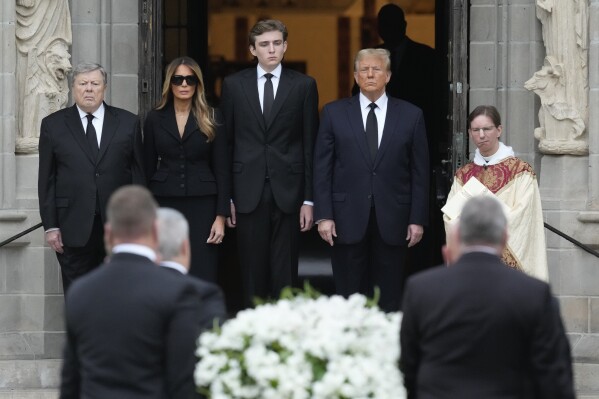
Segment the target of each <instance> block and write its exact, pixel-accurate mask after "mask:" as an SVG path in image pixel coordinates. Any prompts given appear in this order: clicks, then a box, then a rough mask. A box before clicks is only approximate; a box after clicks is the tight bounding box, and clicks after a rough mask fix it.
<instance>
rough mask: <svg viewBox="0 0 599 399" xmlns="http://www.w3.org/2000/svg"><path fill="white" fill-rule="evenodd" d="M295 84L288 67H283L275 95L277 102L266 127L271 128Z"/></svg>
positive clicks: (273, 106)
mask: <svg viewBox="0 0 599 399" xmlns="http://www.w3.org/2000/svg"><path fill="white" fill-rule="evenodd" d="M292 86H293V76H292V75H291V74H290V73H288V71H287V69H285V68H282V69H281V78H280V79H279V86H278V87H277V94H276V95H275V102H274V103H273V104H272V110H271V111H270V115H269V116H268V120H267V121H266V129H268V128H270V126H271V125H272V123H273V121H274V120H275V118H276V116H277V114H278V113H279V111H280V110H281V107H282V106H283V103H285V100H286V99H287V96H288V95H289V92H290V91H291V87H292Z"/></svg>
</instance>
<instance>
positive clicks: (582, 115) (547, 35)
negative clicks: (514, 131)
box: [524, 0, 589, 155]
mask: <svg viewBox="0 0 599 399" xmlns="http://www.w3.org/2000/svg"><path fill="white" fill-rule="evenodd" d="M537 17H538V18H539V19H540V20H541V23H542V25H543V42H544V44H545V50H546V55H547V56H546V57H545V62H544V64H543V67H542V68H541V69H540V70H539V71H537V72H535V73H534V75H533V77H532V78H530V79H529V80H528V81H527V82H526V83H525V84H524V87H525V88H526V89H528V90H531V91H534V92H535V93H536V94H537V95H538V96H539V97H540V99H541V109H540V110H539V124H540V127H538V128H536V129H535V133H534V134H535V138H536V139H538V140H539V151H541V152H542V153H545V154H563V155H565V154H570V155H586V154H588V152H589V146H588V142H587V137H586V136H587V135H586V128H587V125H588V114H589V106H588V90H589V87H588V67H587V63H588V4H587V0H569V1H563V0H537Z"/></svg>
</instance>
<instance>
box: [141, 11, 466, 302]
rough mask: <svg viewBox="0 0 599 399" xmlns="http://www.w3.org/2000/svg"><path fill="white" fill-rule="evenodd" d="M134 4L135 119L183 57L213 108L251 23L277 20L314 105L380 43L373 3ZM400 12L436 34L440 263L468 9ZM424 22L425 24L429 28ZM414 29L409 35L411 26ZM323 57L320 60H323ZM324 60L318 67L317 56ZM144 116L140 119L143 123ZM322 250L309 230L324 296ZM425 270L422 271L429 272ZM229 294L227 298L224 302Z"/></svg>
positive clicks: (458, 135)
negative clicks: (313, 93) (314, 87)
mask: <svg viewBox="0 0 599 399" xmlns="http://www.w3.org/2000/svg"><path fill="white" fill-rule="evenodd" d="M139 1H140V93H139V96H140V102H139V103H140V115H141V117H142V118H144V117H145V114H146V112H147V111H148V110H150V109H151V108H152V107H153V106H154V105H155V104H156V103H157V101H158V100H159V98H160V92H161V89H162V73H163V69H164V66H165V65H166V64H167V63H168V62H170V61H171V60H172V59H173V58H175V57H177V56H180V55H188V56H191V57H192V58H194V59H195V60H196V61H198V63H199V64H200V66H201V67H202V71H203V73H204V80H205V84H206V91H207V96H208V98H209V101H210V102H211V103H212V105H214V106H217V105H218V102H219V94H220V84H221V82H222V79H223V78H224V77H225V76H227V75H228V74H230V73H233V72H236V71H237V70H240V69H242V68H246V67H248V66H250V65H253V61H252V59H251V58H250V54H249V51H248V43H247V32H248V31H249V29H250V27H251V25H252V24H253V23H254V22H255V20H258V19H262V18H268V17H272V18H279V19H281V20H283V21H284V22H285V23H286V25H287V26H288V29H289V40H288V42H289V49H288V52H287V54H286V59H285V61H284V63H285V65H286V67H292V68H294V69H298V70H300V71H302V72H306V73H308V74H309V75H311V76H313V77H315V79H316V80H317V82H318V85H319V94H320V97H321V98H320V105H321V107H322V106H323V105H324V104H325V103H327V102H329V101H333V100H335V99H337V98H341V97H345V96H348V95H350V91H351V86H352V84H353V73H352V72H353V66H352V58H353V54H354V53H355V52H356V51H357V49H359V48H362V47H366V46H374V45H376V44H378V43H379V41H380V39H379V37H378V34H377V29H376V15H377V13H378V9H379V8H380V7H377V5H378V6H381V5H382V4H381V2H377V1H375V0H362V1H355V0H331V1H320V0H319V1H316V0H303V1H302V0H206V1H194V0H139ZM394 3H396V4H398V5H400V6H402V7H403V8H404V11H405V13H406V19H407V21H408V36H411V35H415V37H416V39H415V40H416V41H418V40H422V39H420V37H419V36H418V35H417V34H416V33H414V32H415V31H411V30H410V28H411V26H412V27H416V28H417V24H418V23H419V22H418V21H419V20H420V21H422V20H427V21H429V22H428V24H429V25H427V27H426V28H424V32H425V33H424V34H425V35H426V33H427V31H428V33H429V34H430V30H431V29H433V30H434V34H433V35H432V42H430V43H429V45H430V46H431V47H434V48H435V51H436V53H437V58H436V61H435V62H436V64H437V65H436V67H437V68H436V70H437V72H436V73H435V74H436V76H435V90H434V94H433V96H434V97H435V98H436V100H437V107H438V114H437V116H436V118H437V119H436V122H435V128H434V130H435V134H434V137H433V139H431V140H429V147H431V158H434V161H433V162H432V163H431V169H433V170H434V174H433V175H432V178H431V187H432V190H431V197H430V202H431V217H432V219H434V220H435V221H436V222H435V224H433V225H432V226H431V227H432V228H433V230H435V231H438V232H439V234H438V235H437V236H435V237H433V243H432V244H431V245H432V247H433V248H434V251H433V252H434V256H433V257H432V258H431V259H430V261H429V262H430V263H431V264H434V263H438V262H440V246H441V245H442V244H443V243H444V232H443V226H442V221H441V220H440V211H438V210H439V209H440V207H441V206H442V205H443V204H444V202H445V199H446V195H447V192H448V189H449V187H450V183H451V178H452V176H453V174H454V172H455V170H457V168H459V167H460V166H462V165H463V164H464V163H465V162H466V159H467V150H468V140H467V135H466V134H465V132H466V126H465V124H466V123H465V119H466V112H467V109H468V107H467V105H468V104H467V93H468V85H467V76H468V68H467V66H468V51H467V50H468V42H467V40H468V3H467V2H466V1H465V0H450V1H441V0H436V1H435V0H426V1H424V0H420V1H409V0H403V1H399V0H398V1H394ZM431 21H432V22H431ZM416 30H417V29H416ZM327 57H328V58H327ZM323 58H325V60H326V61H325V64H326V65H323V64H322V59H323ZM142 120H143V119H142ZM227 233H228V234H227V239H226V240H225V241H224V243H226V244H227V245H225V246H224V247H223V258H224V264H225V267H224V270H223V276H222V279H221V285H222V286H223V288H224V289H225V290H226V291H227V297H228V300H231V301H232V303H230V304H229V307H230V308H231V309H236V308H237V306H238V304H237V302H236V301H237V299H238V297H237V296H236V293H238V291H239V290H240V286H239V285H238V284H237V283H235V280H236V279H235V277H236V276H238V275H239V272H238V269H236V267H237V266H236V264H237V259H236V258H235V253H236V251H235V242H234V236H235V234H233V233H232V232H227ZM328 251H329V248H328V247H327V246H326V244H325V243H324V242H323V241H322V240H321V239H320V237H319V236H318V233H317V231H316V229H312V231H311V232H310V233H308V234H306V235H305V236H304V238H303V242H302V252H301V254H302V255H301V262H300V263H301V266H300V269H301V273H302V275H304V276H308V277H310V278H311V279H312V280H313V281H315V282H316V284H317V285H319V287H318V288H321V289H322V290H323V291H325V292H327V293H329V292H330V291H331V289H332V285H331V282H330V263H329V254H328ZM428 266H430V265H427V267H428ZM230 298H233V299H230Z"/></svg>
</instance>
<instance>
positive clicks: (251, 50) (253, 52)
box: [250, 44, 257, 57]
mask: <svg viewBox="0 0 599 399" xmlns="http://www.w3.org/2000/svg"><path fill="white" fill-rule="evenodd" d="M250 53H252V55H253V56H254V57H257V55H256V47H254V46H252V45H251V44H250Z"/></svg>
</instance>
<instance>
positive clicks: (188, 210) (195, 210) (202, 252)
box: [156, 195, 218, 283]
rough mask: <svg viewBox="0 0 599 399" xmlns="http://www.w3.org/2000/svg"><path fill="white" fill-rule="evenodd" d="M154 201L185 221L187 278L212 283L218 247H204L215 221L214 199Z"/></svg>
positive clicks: (201, 197)
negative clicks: (190, 277) (188, 249)
mask: <svg viewBox="0 0 599 399" xmlns="http://www.w3.org/2000/svg"><path fill="white" fill-rule="evenodd" d="M156 201H157V202H158V203H159V204H160V206H161V207H168V208H173V209H176V210H178V211H179V212H181V213H182V214H183V216H185V219H187V223H188V224H189V242H190V245H191V266H190V268H189V274H191V275H192V276H195V277H198V278H201V279H203V280H207V281H210V282H213V283H216V282H217V274H218V245H215V244H207V243H206V240H207V239H208V237H209V236H210V229H212V224H213V223H214V219H215V218H216V196H215V195H205V196H195V197H192V196H190V197H156Z"/></svg>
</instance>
